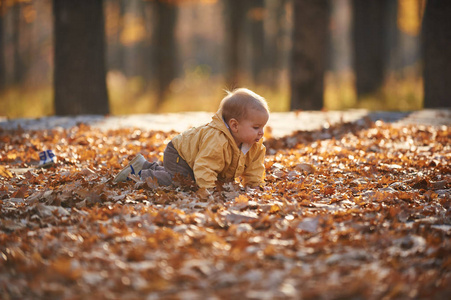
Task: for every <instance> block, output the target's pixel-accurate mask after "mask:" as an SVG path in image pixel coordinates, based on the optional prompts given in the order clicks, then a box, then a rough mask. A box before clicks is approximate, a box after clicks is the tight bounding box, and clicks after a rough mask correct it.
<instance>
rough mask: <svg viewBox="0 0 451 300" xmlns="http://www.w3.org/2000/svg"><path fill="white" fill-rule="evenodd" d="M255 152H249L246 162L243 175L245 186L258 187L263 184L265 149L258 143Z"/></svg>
mask: <svg viewBox="0 0 451 300" xmlns="http://www.w3.org/2000/svg"><path fill="white" fill-rule="evenodd" d="M254 147H256V150H255V151H252V150H251V151H252V152H250V153H249V154H250V155H249V158H248V159H247V160H246V167H245V169H244V173H243V179H244V184H245V185H250V186H259V185H263V184H264V179H265V153H266V147H265V146H264V145H263V144H262V143H261V142H260V143H258V144H256V145H254Z"/></svg>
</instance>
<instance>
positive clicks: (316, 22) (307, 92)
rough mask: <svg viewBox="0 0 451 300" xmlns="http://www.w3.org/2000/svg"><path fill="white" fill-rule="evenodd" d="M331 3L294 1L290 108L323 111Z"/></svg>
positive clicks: (323, 1) (317, 0)
mask: <svg viewBox="0 0 451 300" xmlns="http://www.w3.org/2000/svg"><path fill="white" fill-rule="evenodd" d="M329 5H330V3H329V0H296V1H293V26H294V27H293V49H292V52H293V53H292V62H291V70H290V76H291V102H290V109H291V110H296V109H304V110H318V109H322V108H323V101H324V99H323V90H324V72H325V68H326V60H327V58H326V56H327V55H326V54H327V51H326V47H327V33H328V28H329Z"/></svg>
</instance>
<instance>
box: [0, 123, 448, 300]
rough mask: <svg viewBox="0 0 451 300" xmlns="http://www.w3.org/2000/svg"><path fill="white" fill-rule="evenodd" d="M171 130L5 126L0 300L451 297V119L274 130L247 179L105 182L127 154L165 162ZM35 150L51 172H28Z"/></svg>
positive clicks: (1, 134)
mask: <svg viewBox="0 0 451 300" xmlns="http://www.w3.org/2000/svg"><path fill="white" fill-rule="evenodd" d="M174 134H175V133H174V132H171V133H164V132H143V131H141V130H135V129H123V130H113V131H106V132H102V131H99V130H94V129H91V128H89V127H88V126H85V125H83V124H80V125H79V126H77V127H74V128H71V129H69V130H61V129H55V130H51V131H24V130H21V129H19V130H17V131H0V141H1V144H0V145H1V150H0V162H1V166H0V176H1V177H0V269H1V270H2V271H1V272H0V297H1V298H6V299H8V298H21V299H32V298H65V299H67V298H149V299H152V298H208V297H211V298H215V297H216V298H232V297H244V298H250V299H255V298H304V299H317V298H332V299H334V298H369V299H380V298H387V299H390V298H436V299H439V298H449V296H450V295H451V290H450V288H449V286H450V283H451V260H450V258H449V253H451V242H450V241H451V239H450V235H451V199H450V194H451V167H450V165H449V162H450V161H451V145H450V143H449V141H450V140H451V139H450V138H451V131H450V129H449V127H445V126H442V127H426V126H408V127H398V126H394V125H390V124H384V123H381V122H377V123H376V124H370V123H369V122H364V123H361V124H360V123H356V124H351V123H346V124H340V125H334V126H329V127H327V128H326V127H325V128H323V129H322V130H319V131H316V132H296V133H295V134H293V135H291V136H287V137H284V138H281V139H269V140H268V141H266V145H267V147H268V155H267V157H266V160H265V167H266V186H265V187H262V188H257V189H254V188H244V187H242V186H241V185H240V184H239V183H238V182H229V183H224V184H220V185H218V187H217V188H216V189H215V190H202V189H195V188H192V187H189V186H188V187H186V186H183V185H177V186H176V187H173V188H167V187H159V186H158V183H157V182H155V181H152V180H147V181H145V182H144V181H141V180H140V178H139V177H133V178H132V180H130V181H127V182H124V183H120V184H113V183H112V179H113V177H114V175H115V174H116V173H117V172H118V171H119V170H120V169H121V168H122V167H123V165H124V164H126V163H127V162H128V161H129V160H130V159H131V158H132V157H133V156H134V155H135V154H136V153H142V154H143V155H144V156H145V157H146V158H147V159H148V160H150V161H155V160H161V159H162V153H163V151H164V147H165V144H166V143H167V142H168V141H169V140H170V139H171V137H172V136H174ZM41 149H53V150H54V151H55V154H56V155H57V156H58V162H57V163H56V164H55V166H53V167H51V168H49V169H33V168H30V166H33V165H36V164H37V163H38V159H39V157H38V152H39V151H40V150H41ZM18 168H21V169H26V168H29V169H28V170H25V171H23V172H20V174H19V173H15V172H14V170H15V169H16V170H17V169H18Z"/></svg>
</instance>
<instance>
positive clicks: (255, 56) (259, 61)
mask: <svg viewBox="0 0 451 300" xmlns="http://www.w3.org/2000/svg"><path fill="white" fill-rule="evenodd" d="M249 4H250V9H249V11H248V18H249V19H250V24H251V25H250V40H251V51H252V57H251V59H252V79H253V81H254V83H256V84H258V83H261V79H262V78H261V77H262V72H263V70H264V69H265V67H267V64H266V62H265V60H264V59H263V54H264V53H263V51H264V50H265V33H264V30H263V19H264V13H265V6H264V1H263V0H251V1H250V3H249Z"/></svg>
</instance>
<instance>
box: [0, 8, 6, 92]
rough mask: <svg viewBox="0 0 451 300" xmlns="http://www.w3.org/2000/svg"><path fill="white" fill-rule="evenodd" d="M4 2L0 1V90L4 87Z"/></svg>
mask: <svg viewBox="0 0 451 300" xmlns="http://www.w3.org/2000/svg"><path fill="white" fill-rule="evenodd" d="M5 14H6V4H5V2H4V1H0V91H3V90H4V89H5V87H6V65H5V33H4V28H3V23H4V16H5Z"/></svg>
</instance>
